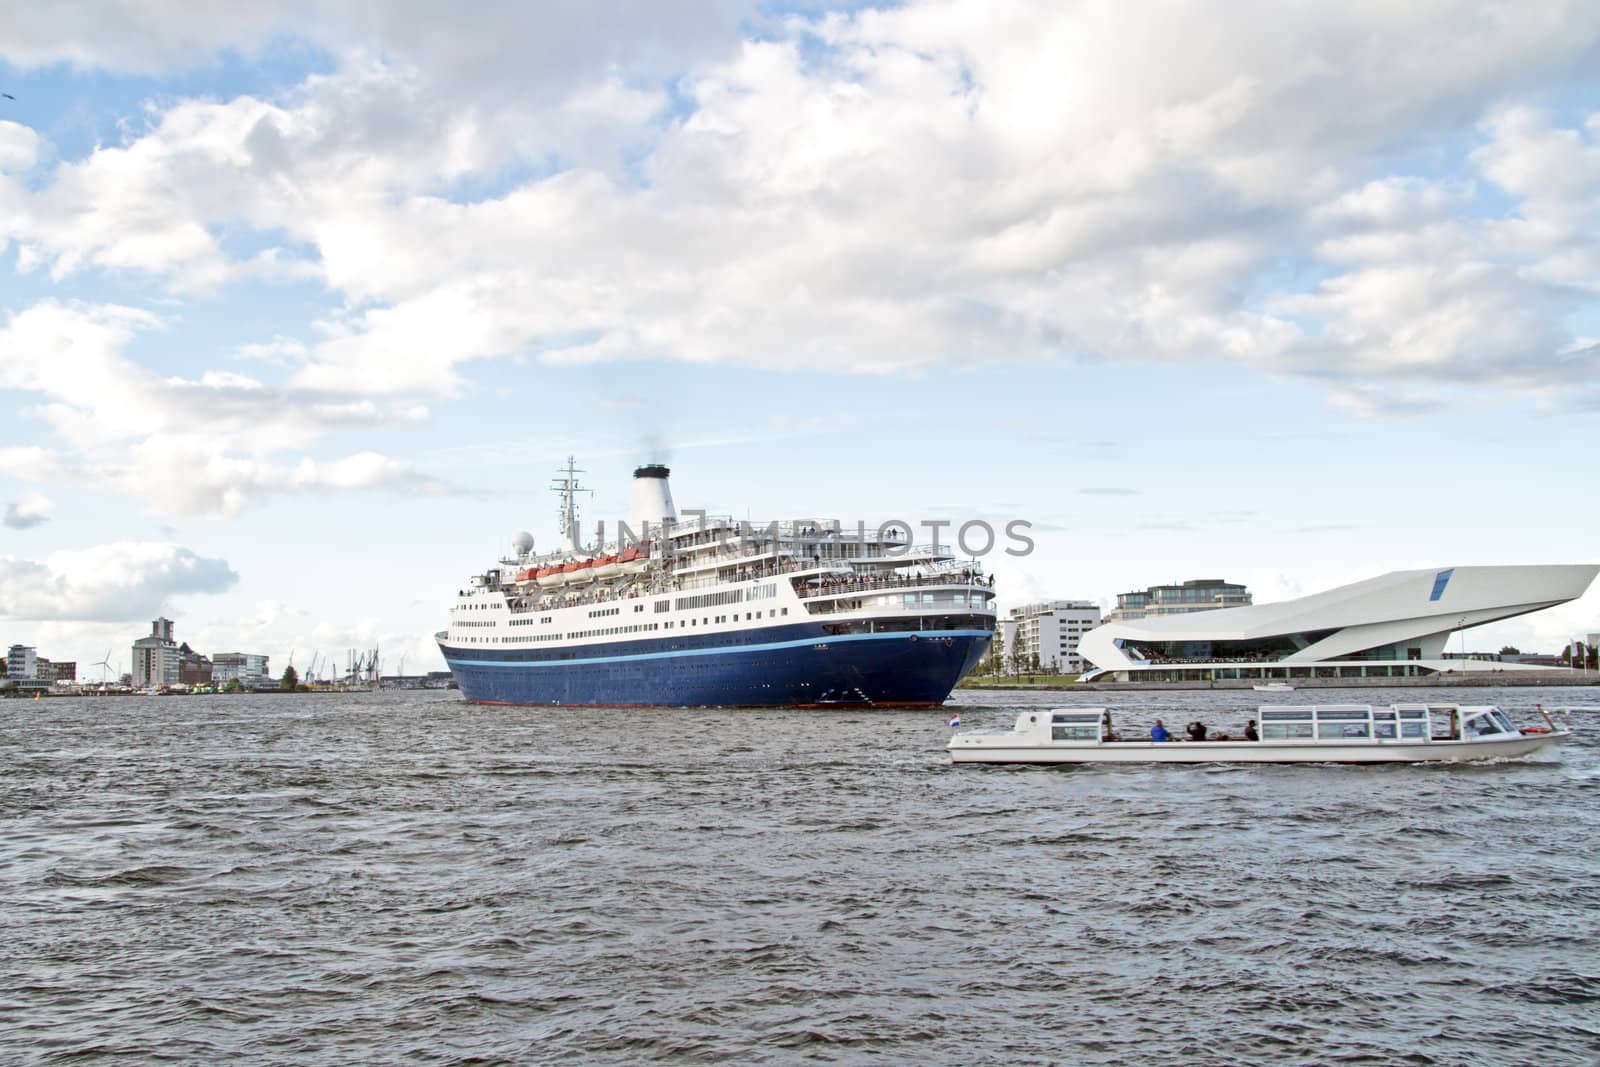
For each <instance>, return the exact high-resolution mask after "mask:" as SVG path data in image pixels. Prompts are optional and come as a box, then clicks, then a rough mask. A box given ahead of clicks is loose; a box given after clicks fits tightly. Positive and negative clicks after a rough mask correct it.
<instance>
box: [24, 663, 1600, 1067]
mask: <svg viewBox="0 0 1600 1067" xmlns="http://www.w3.org/2000/svg"><path fill="white" fill-rule="evenodd" d="M1527 692H1528V691H1517V690H1509V691H1506V692H1504V693H1499V694H1488V695H1487V699H1499V700H1502V701H1503V702H1504V704H1505V705H1506V706H1508V707H1510V708H1512V709H1513V710H1515V711H1518V712H1524V711H1526V710H1527V700H1528V697H1527V695H1526V694H1527ZM1119 696H1120V695H1119ZM1403 696H1404V695H1398V696H1393V697H1386V695H1384V694H1378V693H1374V694H1371V695H1370V696H1366V695H1364V696H1363V697H1362V699H1363V700H1366V699H1375V700H1381V699H1386V698H1387V699H1400V698H1403ZM1539 696H1540V698H1543V696H1544V694H1540V695H1539ZM1056 699H1057V700H1063V699H1065V698H1056ZM1237 699H1238V697H1237V695H1236V694H1212V693H1171V692H1166V693H1150V694H1129V695H1127V698H1126V699H1125V700H1121V701H1119V702H1120V703H1121V704H1122V705H1123V708H1124V710H1122V711H1121V713H1120V716H1119V723H1125V724H1127V726H1128V727H1132V728H1136V727H1137V725H1138V724H1139V723H1140V722H1141V721H1143V720H1145V719H1149V720H1153V719H1154V718H1155V717H1156V716H1157V715H1161V716H1163V717H1165V718H1167V719H1169V720H1176V721H1184V720H1185V719H1187V718H1207V717H1208V716H1209V717H1212V718H1215V719H1217V720H1218V721H1220V720H1222V719H1225V718H1227V716H1226V715H1225V714H1224V712H1225V711H1231V710H1233V709H1235V707H1236V705H1235V704H1234V703H1233V701H1235V700H1237ZM1047 701H1048V698H1043V697H1037V696H1031V695H1020V696H1019V695H997V696H990V697H984V698H980V699H973V700H969V701H967V702H965V703H963V704H962V705H961V712H962V719H963V722H964V723H965V724H966V725H967V726H968V727H972V726H984V725H1001V724H1003V723H1009V721H1010V719H1011V718H1012V717H1013V716H1014V713H1015V710H1016V708H1017V707H1021V706H1031V705H1036V704H1042V703H1046V702H1047ZM1085 702H1086V701H1085ZM1550 702H1551V701H1549V700H1546V703H1550ZM947 714H948V712H890V713H882V714H863V713H859V712H843V713H840V712H834V713H828V712H817V711H799V710H777V711H760V712H738V711H731V710H723V709H700V710H693V711H663V712H647V713H641V712H584V711H577V710H571V709H532V710H530V709H514V708H475V707H469V706H466V705H463V704H461V703H460V702H459V701H458V700H456V699H455V698H454V696H453V695H447V694H408V695H402V694H370V695H358V696H347V697H334V696H312V695H307V696H302V697H277V696H274V697H238V698H229V697H215V698H189V699H177V698H166V699H140V698H126V699H114V700H54V701H45V702H26V703H24V702H21V701H15V702H4V703H0V754H3V755H4V758H5V761H6V763H5V766H6V773H5V775H4V776H3V778H0V818H3V820H4V821H3V824H0V831H3V832H0V1059H4V1060H6V1061H8V1062H53V1061H56V1060H66V1059H80V1058H98V1059H104V1060H110V1061H113V1062H148V1061H160V1060H174V1061H179V1062H221V1061H229V1062H233V1063H239V1064H250V1063H263V1064H268V1063H273V1064H275V1063H283V1062H296V1063H328V1064H344V1063H349V1062H353V1061H361V1062H398V1061H427V1062H446V1063H480V1062H481V1063H503V1062H518V1063H543V1062H549V1063H556V1062H569V1061H580V1062H586V1063H603V1064H604V1063H617V1064H623V1063H627V1064H632V1063H638V1062H641V1061H650V1062H677V1061H690V1062H706V1061H724V1060H731V1061H735V1062H748V1063H787V1062H796V1061H801V1060H805V1061H821V1062H833V1063H848V1062H856V1061H860V1060H866V1059H872V1060H877V1061H884V1062H892V1063H929V1064H933V1063H950V1064H956V1063H959V1064H1026V1063H1039V1064H1046V1063H1048V1064H1057V1063H1083V1064H1120V1063H1128V1062H1139V1063H1146V1064H1155V1065H1165V1064H1237V1063H1258V1062H1308V1063H1340V1064H1366V1063H1373V1064H1395V1063H1401V1064H1419V1065H1424V1064H1425V1065H1434V1064H1451V1065H1454V1064H1467V1063H1470V1064H1522V1063H1535V1062H1536V1063H1541V1064H1557V1065H1559V1064H1589V1063H1593V1062H1595V1061H1596V1060H1600V1029H1597V1028H1596V1026H1595V1024H1594V1021H1593V1020H1594V1018H1595V1015H1594V1008H1595V1003H1596V1001H1600V973H1597V972H1596V970H1595V968H1594V966H1593V961H1594V960H1595V959H1597V958H1600V933H1597V930H1596V926H1595V924H1594V922H1593V921H1592V918H1591V916H1592V915H1593V914H1594V911H1595V909H1596V908H1597V907H1600V882H1597V881H1596V879H1595V878H1594V867H1593V858H1592V857H1593V856H1594V855H1595V852H1596V850H1597V848H1600V805H1596V804H1595V803H1594V801H1595V799H1596V797H1597V794H1600V716H1594V717H1591V720H1590V721H1586V722H1585V721H1580V724H1579V725H1580V727H1582V728H1583V733H1582V734H1581V735H1580V737H1579V738H1578V739H1577V740H1576V741H1575V742H1574V743H1572V744H1570V745H1568V746H1566V747H1565V749H1564V750H1563V751H1562V752H1561V753H1560V754H1559V755H1557V756H1554V757H1551V758H1543V759H1535V760H1528V761H1521V762H1511V763H1502V764H1497V765H1492V766H1477V767H1399V766H1392V767H1332V766H1291V767H1266V766H1263V767H1242V766H1233V767H1221V766H1213V767H1137V766H1102V767H1081V768H1075V769H1063V768H1044V769H1039V768H1036V769H1014V768H968V767H962V768H956V767H952V766H951V765H950V764H949V762H948V759H947V757H946V756H945V754H944V752H943V750H942V746H943V744H944V742H945V741H946V740H947V739H948V736H949V730H948V729H947V728H946V726H945V718H946V716H947ZM1234 717H1235V718H1237V716H1234Z"/></svg>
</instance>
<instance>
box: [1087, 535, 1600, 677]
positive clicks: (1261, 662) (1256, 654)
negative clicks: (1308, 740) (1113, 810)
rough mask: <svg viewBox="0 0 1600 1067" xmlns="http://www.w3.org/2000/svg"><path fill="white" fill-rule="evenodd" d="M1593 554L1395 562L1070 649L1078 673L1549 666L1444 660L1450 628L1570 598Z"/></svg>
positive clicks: (1125, 627)
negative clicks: (1309, 589) (1565, 558)
mask: <svg viewBox="0 0 1600 1067" xmlns="http://www.w3.org/2000/svg"><path fill="white" fill-rule="evenodd" d="M1597 573H1600V565H1597V564H1592V563H1583V564H1573V565H1553V566H1522V567H1448V568H1443V569H1436V570H1435V569H1430V570H1419V571H1395V572H1394V573H1392V574H1385V575H1383V576H1382V577H1380V578H1371V579H1368V580H1367V581H1364V582H1356V583H1355V584H1353V585H1346V586H1340V587H1339V588H1337V589H1330V590H1328V591H1327V592H1324V593H1316V594H1313V595H1312V596H1306V597H1300V598H1299V599H1296V600H1286V601H1283V602H1282V603H1278V604H1253V605H1251V606H1249V607H1238V608H1222V609H1220V610H1217V611H1203V612H1193V613H1188V614H1180V615H1172V616H1168V617H1165V618H1149V619H1140V620H1136V621H1129V622H1108V623H1106V624H1105V625H1104V626H1101V627H1099V628H1098V629H1096V630H1093V631H1091V632H1090V633H1088V634H1087V635H1085V636H1084V638H1083V641H1082V643H1081V644H1080V646H1079V648H1080V650H1081V652H1082V654H1083V657H1084V659H1086V660H1088V661H1089V662H1090V663H1092V664H1093V665H1094V669H1093V670H1091V671H1089V672H1088V673H1086V674H1085V675H1084V678H1083V680H1084V681H1095V680H1101V681H1151V682H1155V681H1170V682H1180V681H1217V680H1229V679H1244V680H1249V679H1261V680H1273V679H1282V680H1292V679H1295V678H1392V677H1415V676H1418V675H1425V674H1435V673H1438V672H1441V671H1454V672H1462V671H1486V670H1550V669H1553V668H1548V667H1536V666H1533V665H1522V664H1512V663H1497V662H1493V661H1485V660H1465V659H1449V660H1447V659H1445V658H1444V649H1445V645H1446V643H1447V642H1448V641H1449V639H1450V637H1451V635H1452V634H1454V633H1456V632H1457V631H1458V630H1465V629H1468V628H1469V627H1473V626H1481V625H1483V624H1484V623H1489V622H1496V621H1498V620H1500V619H1509V618H1511V617H1513V616H1516V615H1526V614H1528V613H1529V612H1533V611H1540V610H1542V609H1544V608H1549V607H1554V606H1556V605H1557V604H1565V603H1567V602H1568V601H1570V600H1576V599H1577V598H1578V597H1580V596H1582V595H1583V594H1584V592H1585V591H1586V590H1587V589H1588V588H1589V586H1590V584H1591V583H1593V581H1594V579H1595V575H1596V574H1597Z"/></svg>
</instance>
